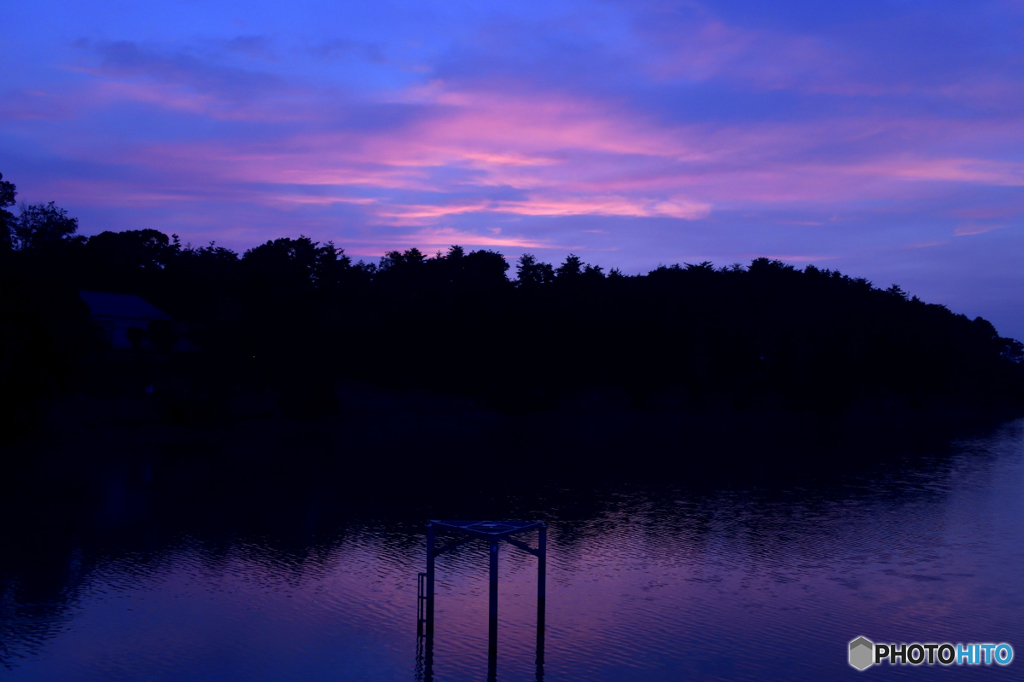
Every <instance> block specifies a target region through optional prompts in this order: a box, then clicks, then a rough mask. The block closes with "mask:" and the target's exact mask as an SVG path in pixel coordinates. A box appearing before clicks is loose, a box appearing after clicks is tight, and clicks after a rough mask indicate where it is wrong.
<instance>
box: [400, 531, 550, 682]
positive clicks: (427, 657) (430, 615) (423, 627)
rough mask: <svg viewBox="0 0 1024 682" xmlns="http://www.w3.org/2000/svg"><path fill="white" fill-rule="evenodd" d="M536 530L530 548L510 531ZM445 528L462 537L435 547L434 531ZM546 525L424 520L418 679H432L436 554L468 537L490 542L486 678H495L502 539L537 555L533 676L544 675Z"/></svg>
mask: <svg viewBox="0 0 1024 682" xmlns="http://www.w3.org/2000/svg"><path fill="white" fill-rule="evenodd" d="M532 530H536V531H537V548H536V549H534V548H532V547H530V546H529V545H527V544H526V543H525V542H521V541H520V540H517V539H515V538H513V537H512V536H513V535H517V534H519V533H525V532H527V531H532ZM438 531H447V532H450V533H456V534H459V535H462V536H463V537H462V538H460V539H458V540H453V541H451V542H449V543H448V544H447V545H445V546H444V547H441V548H440V549H438V548H437V546H436V542H437V532H438ZM547 539H548V526H547V524H546V523H544V522H543V521H437V520H432V521H429V522H428V523H427V571H426V573H420V574H419V576H418V582H417V588H418V589H417V609H416V634H417V636H418V637H419V638H424V639H425V642H422V644H423V649H422V650H423V652H424V656H423V658H424V666H423V676H422V679H424V680H427V681H430V680H432V679H433V663H434V661H433V659H434V575H435V572H436V571H435V563H436V559H437V557H438V556H440V555H441V554H444V553H445V552H447V551H449V550H451V549H454V548H455V547H458V546H459V545H462V544H465V543H467V542H469V541H471V540H486V541H487V542H488V543H490V552H489V554H490V569H491V570H490V609H489V619H488V621H489V622H488V630H487V632H488V638H487V679H488V680H495V679H496V678H497V663H498V543H500V542H502V541H504V542H507V543H508V544H510V545H512V546H513V547H515V548H516V549H519V550H522V551H524V552H527V553H528V554H532V555H533V556H535V557H537V679H538V680H543V679H544V602H545V599H546V597H547V587H546V582H547V580H546V578H547V553H548V552H547V545H548V542H547Z"/></svg>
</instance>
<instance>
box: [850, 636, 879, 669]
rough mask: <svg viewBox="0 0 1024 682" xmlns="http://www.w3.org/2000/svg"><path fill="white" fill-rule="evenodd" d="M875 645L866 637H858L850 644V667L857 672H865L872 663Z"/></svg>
mask: <svg viewBox="0 0 1024 682" xmlns="http://www.w3.org/2000/svg"><path fill="white" fill-rule="evenodd" d="M874 658H875V643H874V642H872V641H871V640H870V639H868V638H867V637H858V638H857V639H855V640H853V641H852V642H850V665H852V666H853V667H854V668H856V669H857V670H867V669H868V668H869V667H871V664H872V663H874Z"/></svg>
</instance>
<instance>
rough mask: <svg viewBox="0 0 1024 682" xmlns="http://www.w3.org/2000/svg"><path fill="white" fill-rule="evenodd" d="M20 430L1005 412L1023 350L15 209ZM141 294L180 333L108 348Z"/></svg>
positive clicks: (812, 271)
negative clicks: (74, 409) (573, 409)
mask: <svg viewBox="0 0 1024 682" xmlns="http://www.w3.org/2000/svg"><path fill="white" fill-rule="evenodd" d="M0 190H2V191H0V273H2V274H0V386H2V391H3V394H4V395H3V401H4V403H5V409H4V410H3V413H4V422H5V423H4V429H5V432H6V433H8V435H9V434H12V433H18V432H21V431H24V430H26V429H30V428H31V426H32V424H34V423H36V422H38V420H39V418H40V415H43V414H45V412H46V410H47V407H48V405H50V404H51V403H52V402H53V401H54V400H55V399H57V398H59V397H60V396H62V395H67V394H71V393H78V394H82V393H85V394H88V393H90V392H97V393H119V394H123V395H133V394H135V393H139V394H141V393H142V392H143V391H148V392H150V393H152V394H153V395H155V396H157V398H158V399H159V400H160V401H161V405H162V409H163V411H164V413H165V414H166V415H167V417H168V418H169V419H177V420H183V421H185V422H188V421H189V420H199V421H203V420H217V419H221V418H223V417H224V416H225V415H226V414H227V413H228V410H229V407H228V406H229V405H230V404H231V401H232V400H233V399H234V398H235V397H237V396H239V395H244V394H253V393H260V394H264V395H269V396H271V401H272V403H273V405H274V409H275V410H280V411H282V412H283V413H288V414H292V415H297V416H303V417H315V416H317V415H322V414H325V413H329V412H330V411H332V410H333V409H335V402H336V391H337V387H338V385H339V383H340V382H355V383H357V384H359V385H374V386H378V387H381V388H384V389H403V390H405V389H416V390H424V391H429V392H431V393H433V394H437V395H441V396H450V397H457V398H459V399H464V400H469V401H473V402H474V403H475V404H478V405H481V406H486V407H487V408H490V409H494V410H498V411H502V412H506V413H520V412H536V411H542V410H551V409H559V408H564V407H566V406H579V405H586V404H587V401H593V400H600V401H604V402H605V403H611V404H614V405H616V406H617V407H618V408H621V409H629V410H668V411H701V410H715V411H758V410H775V411H786V412H799V413H812V414H821V415H835V414H838V413H843V412H848V411H850V410H865V409H867V410H890V409H910V410H977V411H984V410H992V409H1004V408H1007V407H1012V406H1014V405H1019V404H1020V403H1021V402H1022V399H1024V365H1022V361H1024V351H1022V345H1021V343H1020V342H1018V341H1015V340H1013V339H1008V338H1003V337H1000V336H999V334H998V333H997V331H996V329H995V328H994V327H993V326H992V324H990V323H989V322H988V321H986V320H984V319H982V318H976V319H973V320H972V319H968V318H967V317H965V316H964V315H959V314H956V313H954V312H952V311H950V310H948V309H947V308H946V307H944V306H942V305H938V304H933V303H925V302H923V301H921V300H919V299H918V298H917V297H913V296H908V295H907V294H906V293H905V292H904V291H902V290H901V289H900V287H899V286H896V285H893V286H890V287H888V288H880V287H876V286H874V285H873V284H872V283H871V282H869V281H867V280H865V279H861V278H857V277H851V276H848V275H845V274H841V273H840V272H838V271H834V270H823V269H819V268H816V267H814V266H811V265H809V266H807V267H805V268H804V269H802V270H801V269H797V268H795V267H793V266H791V265H787V264H784V263H782V262H780V261H777V260H769V259H766V258H758V259H755V260H753V261H752V262H751V263H749V264H747V265H740V264H734V265H730V266H727V267H715V266H714V265H713V264H711V263H708V262H704V263H696V264H690V263H687V264H682V265H671V266H661V267H658V268H657V269H655V270H652V271H651V272H649V273H647V274H646V275H624V274H622V273H621V272H619V271H617V270H611V271H610V272H605V271H604V270H603V269H602V268H601V267H600V266H597V265H591V264H587V263H584V262H583V261H582V260H581V259H580V258H579V257H577V256H575V255H569V256H568V257H567V258H566V259H565V261H564V262H562V263H561V264H560V265H552V264H548V263H543V262H541V261H539V260H538V259H537V258H535V257H534V256H532V255H524V256H522V257H521V258H519V260H518V261H517V262H516V263H515V264H514V265H511V266H510V264H509V263H508V262H507V261H506V259H505V258H504V257H503V256H502V255H501V254H500V253H497V252H494V251H489V250H477V251H467V250H465V249H463V248H461V247H459V246H452V247H450V248H449V249H448V250H447V251H446V252H438V253H436V254H434V255H427V254H424V253H422V252H420V251H419V250H417V249H415V248H413V249H408V250H406V251H401V252H399V251H392V252H389V253H387V254H386V255H385V256H384V257H383V258H381V259H380V261H379V262H378V263H366V262H361V261H360V262H353V260H352V259H351V258H350V257H349V256H346V255H345V253H344V251H343V249H341V248H338V247H336V246H335V245H334V244H333V243H331V242H327V243H318V242H315V241H312V240H311V239H309V238H306V237H299V238H297V239H291V238H281V239H276V240H273V241H269V242H267V243H265V244H262V245H259V246H256V247H254V248H251V249H249V250H248V251H245V252H244V253H242V254H240V255H239V254H237V253H235V252H233V251H231V250H229V249H226V248H223V247H220V246H217V245H216V244H214V243H210V244H209V245H205V246H193V245H191V244H182V243H181V241H180V240H179V238H178V237H177V236H175V235H171V236H168V235H166V234H163V233H161V232H157V231H154V230H149V229H142V230H130V231H125V232H120V233H114V232H102V233H100V234H97V235H95V236H92V237H84V236H81V235H79V234H77V227H78V225H77V221H76V220H75V219H74V218H72V217H69V216H68V214H67V212H66V211H64V210H62V209H60V208H59V207H57V206H55V205H54V204H53V203H49V204H41V205H30V206H25V205H23V206H21V207H20V210H19V211H18V214H17V215H15V214H14V213H13V212H12V211H10V210H9V208H10V207H12V206H13V205H14V203H15V187H14V185H12V184H11V183H9V182H3V183H2V187H0ZM81 290H88V291H99V292H115V293H124V294H135V295H138V296H140V297H142V298H143V299H145V300H146V301H148V302H149V303H151V304H153V305H154V306H156V307H158V308H159V309H161V310H163V311H165V312H166V313H167V314H168V315H170V316H171V317H172V318H173V322H167V323H163V324H157V323H154V324H152V325H151V326H150V327H149V329H147V330H137V334H136V336H135V337H133V338H134V341H133V343H135V342H137V348H136V349H135V350H134V351H121V352H114V351H111V350H109V349H108V348H107V347H105V345H104V342H103V339H102V337H101V335H99V334H98V333H97V330H96V328H95V327H94V325H93V323H92V322H91V321H90V316H89V309H88V307H87V306H86V305H85V303H84V302H83V301H82V299H81V298H80V297H79V291H81Z"/></svg>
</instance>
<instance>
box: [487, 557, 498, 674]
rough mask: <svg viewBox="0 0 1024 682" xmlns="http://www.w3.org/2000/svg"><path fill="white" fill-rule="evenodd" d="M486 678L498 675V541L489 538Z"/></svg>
mask: <svg viewBox="0 0 1024 682" xmlns="http://www.w3.org/2000/svg"><path fill="white" fill-rule="evenodd" d="M487 635H488V637H487V679H488V680H495V679H497V675H498V543H497V541H495V540H491V604H490V622H489V623H488V629H487Z"/></svg>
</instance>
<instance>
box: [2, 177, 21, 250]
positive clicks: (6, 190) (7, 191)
mask: <svg viewBox="0 0 1024 682" xmlns="http://www.w3.org/2000/svg"><path fill="white" fill-rule="evenodd" d="M17 195H18V192H17V189H16V188H15V186H14V183H12V182H8V181H6V180H4V175H3V173H0V252H2V251H9V250H10V249H11V248H12V246H13V229H14V220H15V218H14V214H13V213H11V212H10V211H8V210H7V209H8V208H10V207H11V206H14V198H15V197H16V196H17Z"/></svg>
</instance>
